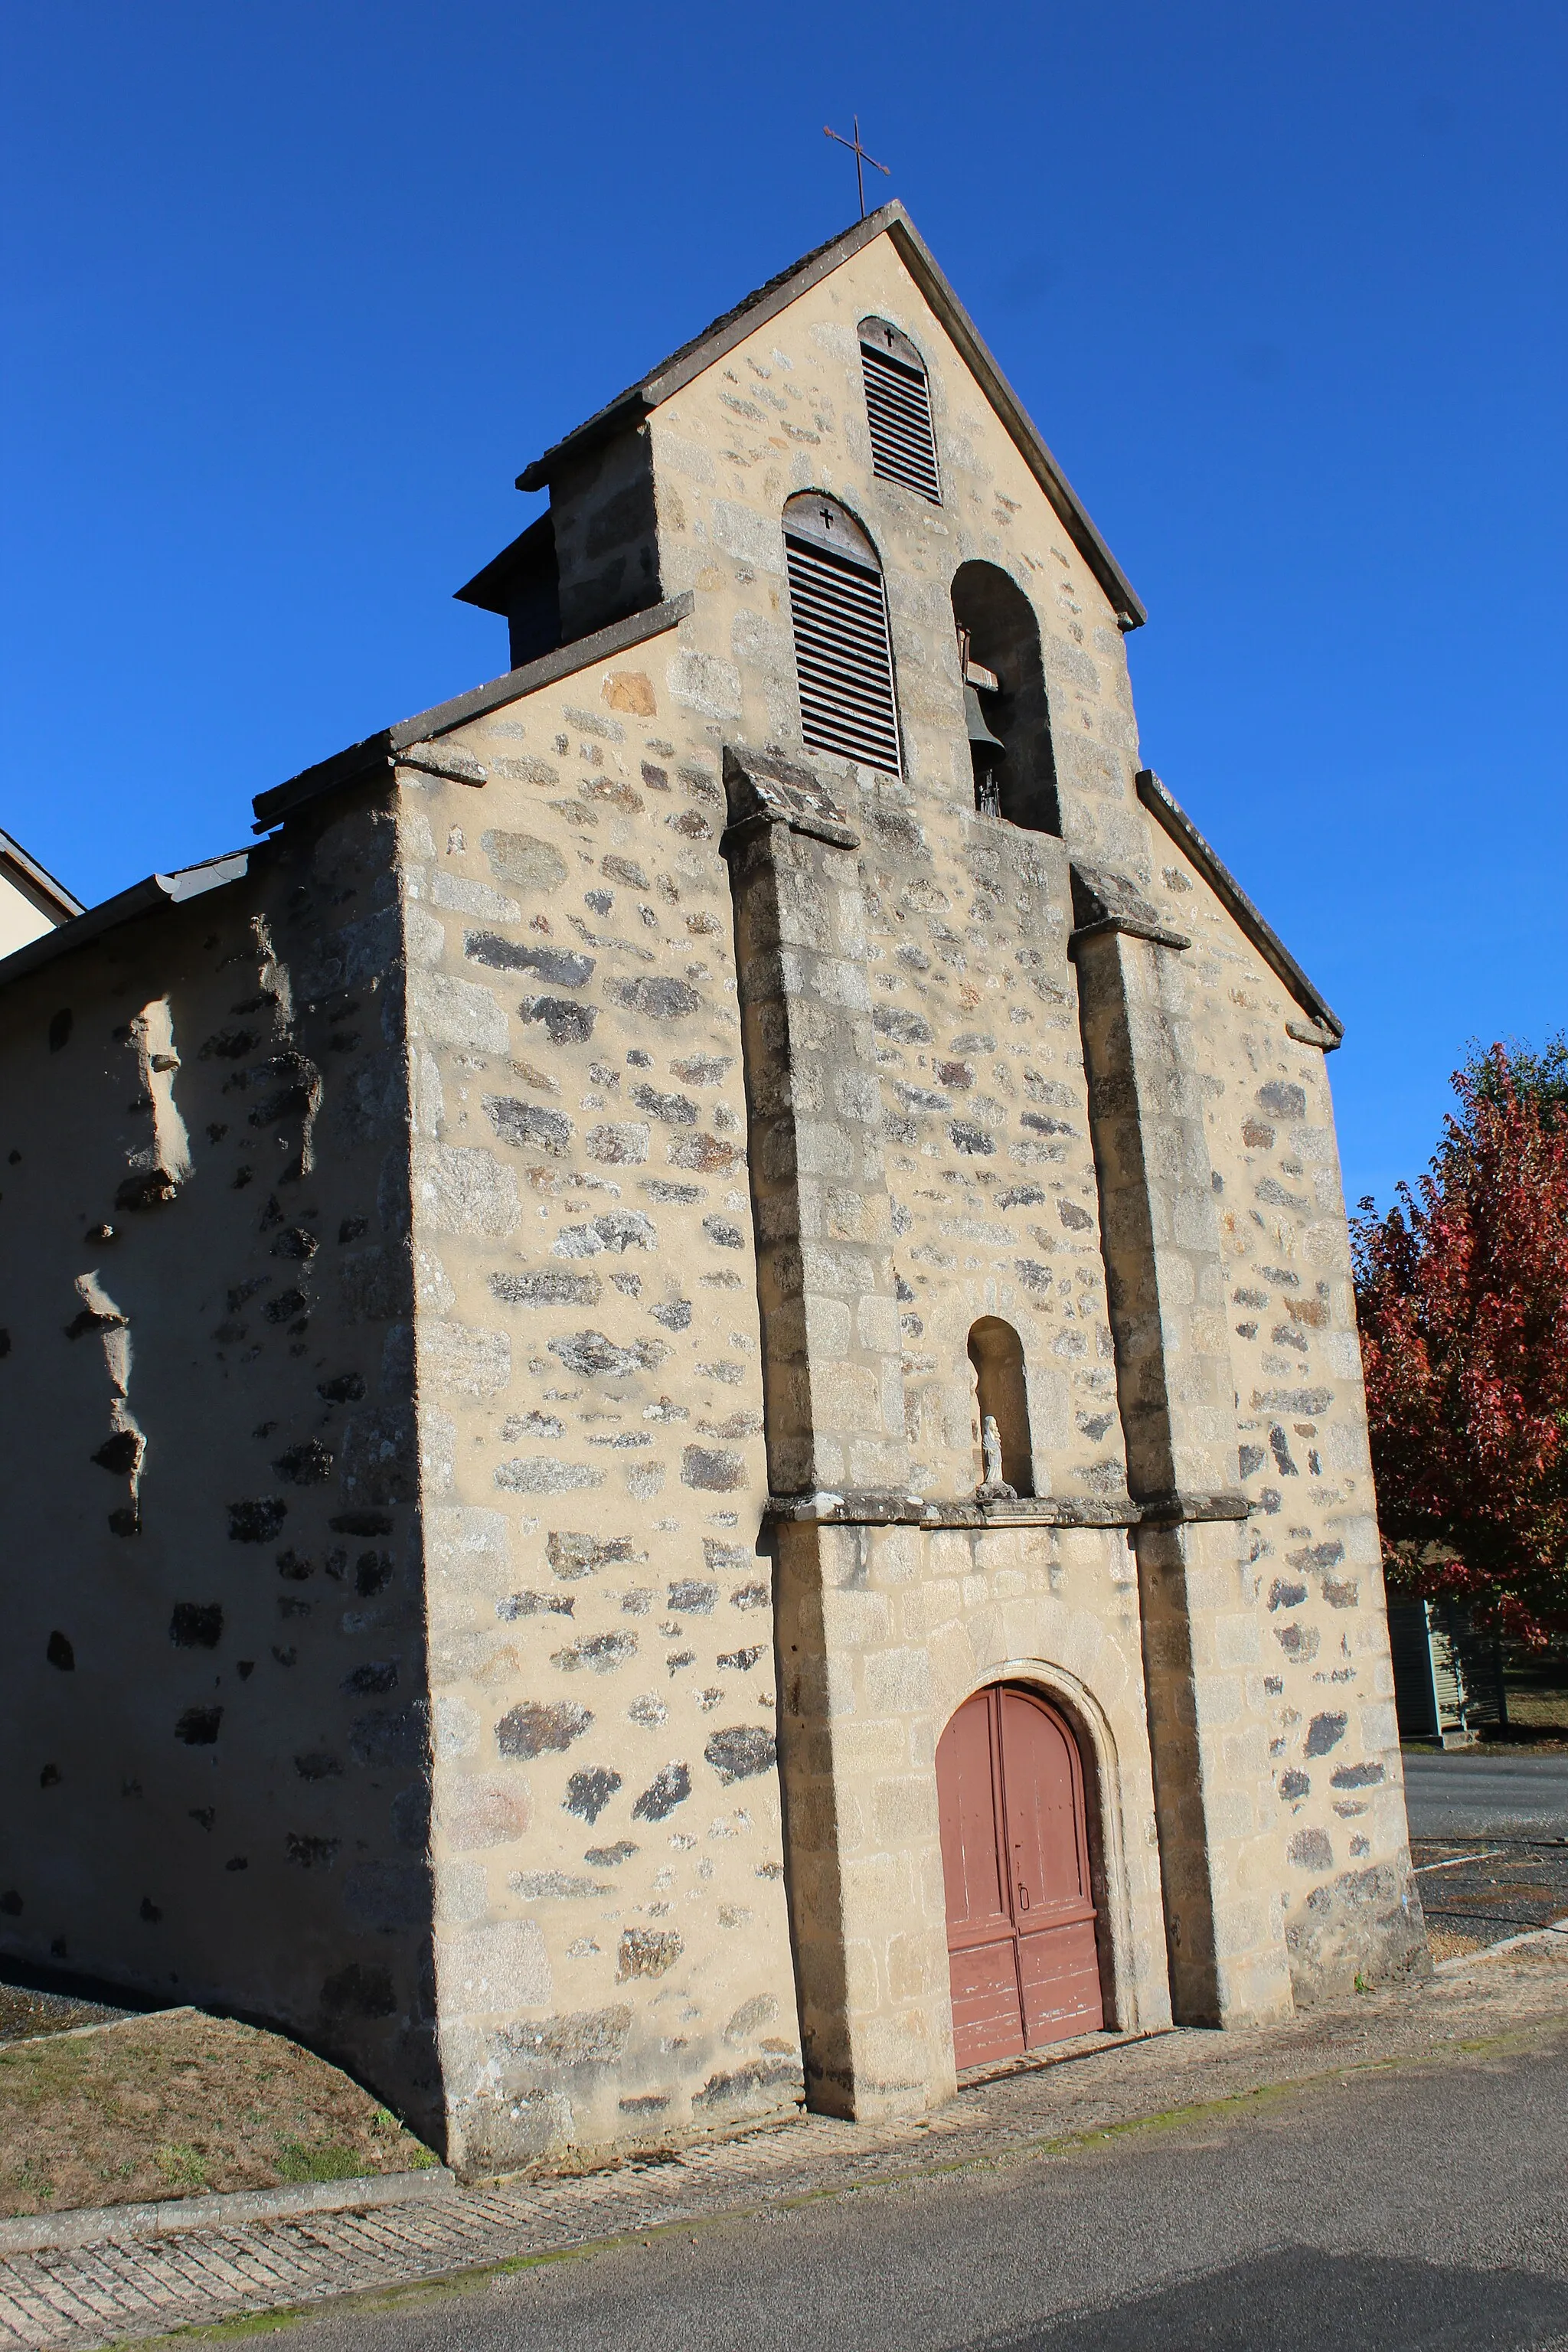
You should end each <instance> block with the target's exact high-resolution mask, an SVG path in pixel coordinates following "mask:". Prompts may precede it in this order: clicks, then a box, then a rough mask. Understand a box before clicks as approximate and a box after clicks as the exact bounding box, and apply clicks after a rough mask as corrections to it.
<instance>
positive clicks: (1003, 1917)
mask: <svg viewBox="0 0 1568 2352" xmlns="http://www.w3.org/2000/svg"><path fill="white" fill-rule="evenodd" d="M936 1783H937V1816H938V1822H939V1824H940V1828H941V1832H942V1876H943V1881H944V1884H945V1889H946V1895H947V1948H948V1966H949V1970H950V1977H951V1983H952V2038H953V2055H954V2057H955V2058H956V2060H957V2062H958V2064H959V2066H960V2067H964V2066H984V2065H990V2064H994V2063H996V2062H997V2061H998V2060H1001V2059H1005V2058H1016V2057H1022V2056H1023V2054H1024V2053H1025V2052H1026V2051H1027V2050H1037V2049H1040V2048H1042V2047H1043V2046H1044V2045H1046V2044H1047V2043H1049V2042H1060V2041H1065V2040H1067V2039H1068V2038H1069V2037H1071V2036H1073V2035H1075V2034H1079V2033H1094V2032H1100V2029H1101V2028H1102V2027H1103V2025H1104V2023H1105V2018H1106V2006H1105V1998H1104V1992H1103V1989H1102V1976H1103V1975H1104V1974H1106V1973H1108V1971H1106V1970H1104V1969H1102V1960H1101V1951H1100V1935H1099V1933H1098V1920H1099V1911H1100V1906H1099V1904H1097V1902H1096V1890H1095V1871H1094V1866H1093V1861H1092V1858H1091V1844H1092V1843H1098V1840H1097V1839H1094V1840H1091V1835H1090V1820H1089V1810H1090V1803H1091V1799H1092V1798H1093V1797H1094V1795H1095V1794H1096V1792H1095V1790H1094V1786H1093V1782H1092V1780H1089V1777H1088V1776H1087V1775H1086V1773H1085V1770H1084V1756H1083V1751H1082V1748H1081V1747H1080V1743H1079V1738H1078V1736H1077V1734H1076V1732H1075V1730H1074V1727H1073V1726H1072V1724H1071V1722H1070V1721H1069V1720H1068V1717H1067V1716H1065V1715H1064V1714H1063V1713H1062V1712H1061V1710H1060V1709H1059V1708H1058V1707H1057V1706H1053V1705H1052V1704H1051V1703H1050V1702H1049V1701H1048V1700H1047V1698H1046V1697H1045V1696H1044V1695H1043V1694H1042V1693H1041V1692H1040V1691H1038V1690H1036V1689H1034V1688H1032V1687H1031V1686H1030V1685H1027V1684H1024V1683H996V1684H993V1685H990V1686H989V1687H988V1688H986V1689H984V1690H978V1691H976V1692H975V1693H974V1694H973V1696H972V1697H970V1698H967V1699H965V1700H964V1702H963V1706H961V1707H960V1708H959V1709H958V1711H957V1713H956V1714H955V1715H954V1716H953V1717H952V1718H951V1720H950V1721H949V1723H948V1725H947V1727H946V1728H945V1730H944V1731H943V1732H942V1738H940V1739H939V1740H938V1742H937V1749H936Z"/></svg>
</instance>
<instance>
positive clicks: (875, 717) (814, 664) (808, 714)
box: [784, 536, 900, 776]
mask: <svg viewBox="0 0 1568 2352" xmlns="http://www.w3.org/2000/svg"><path fill="white" fill-rule="evenodd" d="M784 553H785V555H786V557H787V558H788V561H789V610H790V619H791V621H792V623H793V624H794V627H795V676H796V677H797V679H798V680H799V684H800V719H801V731H802V733H803V734H804V736H805V741H806V746H807V748H808V749H809V750H811V751H834V752H837V755H838V757H839V758H840V759H843V760H859V761H864V762H865V764H866V765H867V766H868V767H869V768H880V769H882V770H883V771H884V772H885V773H886V774H888V775H890V776H896V775H898V774H899V773H900V767H899V719H898V711H897V708H896V706H895V704H894V700H893V655H892V647H891V646H890V644H889V639H888V605H887V599H886V597H885V595H884V593H883V589H882V583H881V579H880V577H879V574H878V573H877V572H867V571H864V570H862V568H861V567H860V565H859V564H858V563H847V562H845V560H844V558H843V557H842V556H841V555H837V554H835V553H834V552H833V551H832V550H831V549H830V548H826V547H822V546H819V545H816V544H815V543H814V542H812V541H808V540H803V539H794V538H790V537H787V536H786V538H785V540H784Z"/></svg>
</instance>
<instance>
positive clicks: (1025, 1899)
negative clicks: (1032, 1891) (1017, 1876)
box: [1018, 1886, 1029, 1911]
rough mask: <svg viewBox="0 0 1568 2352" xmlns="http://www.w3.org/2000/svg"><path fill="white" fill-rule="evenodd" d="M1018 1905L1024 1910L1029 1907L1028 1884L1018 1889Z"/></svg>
mask: <svg viewBox="0 0 1568 2352" xmlns="http://www.w3.org/2000/svg"><path fill="white" fill-rule="evenodd" d="M1018 1907H1019V1909H1020V1910H1023V1911H1026V1910H1027V1909H1028V1907H1029V1890H1028V1888H1027V1887H1026V1886H1020V1887H1019V1889H1018Z"/></svg>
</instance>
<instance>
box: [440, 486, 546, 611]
mask: <svg viewBox="0 0 1568 2352" xmlns="http://www.w3.org/2000/svg"><path fill="white" fill-rule="evenodd" d="M554 537H555V523H554V519H553V517H552V515H550V514H549V513H548V512H546V513H544V514H542V515H535V517H534V519H533V520H532V521H531V523H530V524H529V526H528V529H527V530H520V531H519V532H518V535H517V537H516V538H515V539H513V540H510V541H508V542H507V544H506V546H505V547H503V548H502V549H501V551H500V554H499V555H492V556H491V558H490V560H489V562H488V563H487V564H486V565H485V567H484V569H483V570H482V571H481V572H475V574H474V576H473V578H472V579H471V580H468V581H465V583H463V585H462V587H461V588H454V590H453V591H452V596H453V601H454V602H455V603H457V604H477V605H478V606H479V610H480V612H482V613H500V614H501V615H502V616H503V618H504V616H505V614H507V613H508V611H509V610H510V599H509V597H508V595H507V588H508V584H509V583H510V580H511V578H512V575H513V573H514V572H518V571H519V570H520V569H521V567H522V566H523V565H524V564H525V563H527V562H528V561H529V559H530V558H531V556H532V555H533V553H534V551H535V549H537V548H542V546H543V544H544V542H545V541H546V540H549V541H552V542H553V541H554Z"/></svg>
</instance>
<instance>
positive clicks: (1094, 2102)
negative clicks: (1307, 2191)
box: [0, 1938, 1568, 2352]
mask: <svg viewBox="0 0 1568 2352" xmlns="http://www.w3.org/2000/svg"><path fill="white" fill-rule="evenodd" d="M1564 2030H1568V1938H1564V1939H1562V1940H1557V1939H1553V1940H1552V1941H1551V1942H1550V1943H1547V1944H1544V1945H1543V1944H1534V1945H1529V1946H1524V1947H1521V1948H1518V1949H1517V1950H1514V1951H1511V1952H1509V1953H1507V1954H1503V1955H1500V1956H1498V1957H1497V1958H1491V1959H1483V1960H1480V1961H1479V1962H1477V1964H1476V1965H1475V1966H1474V1967H1472V1968H1469V1969H1459V1970H1455V1971H1452V1972H1449V1973H1446V1974H1445V1975H1443V1976H1442V1977H1440V1978H1439V1979H1437V1981H1436V1983H1435V1984H1432V1985H1427V1986H1425V1987H1415V1988H1409V1989H1404V1990H1397V1991H1393V1992H1386V1993H1374V1994H1372V1995H1368V1996H1365V1997H1363V1999H1362V2000H1359V2001H1357V2002H1355V2003H1354V2004H1353V2005H1352V2006H1348V2007H1342V2008H1335V2009H1331V2010H1328V2009H1325V2010H1319V2011H1312V2012H1310V2013H1309V2014H1308V2015H1306V2016H1304V2017H1300V2018H1298V2019H1297V2020H1296V2021H1293V2022H1292V2023H1291V2024H1289V2025H1288V2026H1284V2027H1278V2028H1275V2029H1272V2030H1269V2031H1261V2030H1260V2031H1256V2032H1234V2033H1227V2034H1225V2035H1219V2034H1214V2033H1204V2032H1174V2033H1168V2034H1162V2035H1159V2036H1156V2037H1152V2038H1151V2039H1148V2040H1144V2041H1141V2042H1120V2043H1118V2044H1115V2045H1114V2046H1110V2047H1107V2046H1106V2044H1105V2042H1104V2041H1103V2040H1101V2039H1097V2040H1096V2041H1095V2042H1092V2043H1090V2044H1089V2045H1087V2046H1086V2045H1085V2044H1082V2043H1079V2044H1074V2045H1071V2049H1070V2053H1057V2055H1056V2056H1055V2057H1054V2058H1052V2059H1047V2060H1043V2061H1036V2062H1030V2063H1026V2064H1024V2065H1023V2066H1020V2067H1017V2068H1016V2069H1014V2070H1013V2071H1011V2072H1003V2071H1002V2070H998V2069H992V2070H990V2071H989V2073H988V2074H985V2075H984V2076H983V2077H981V2078H979V2079H974V2080H972V2081H970V2082H969V2083H967V2084H965V2086H964V2087H963V2089H962V2090H961V2091H960V2093H959V2095H958V2097H957V2098H956V2099H955V2100H953V2101H952V2103H951V2105H948V2106H947V2107H945V2108H943V2109H942V2110H941V2111H940V2112H938V2113H937V2114H935V2115H933V2116H930V2117H929V2118H924V2119H922V2120H921V2121H920V2122H915V2123H902V2124H898V2125H889V2126H882V2127H878V2128H868V2127H861V2126H854V2125H847V2124H838V2123H833V2122H830V2121H828V2120H826V2119H825V2118H823V2117H819V2116H804V2117H802V2118H800V2119H799V2120H798V2121H794V2122H789V2123H784V2124H778V2125H773V2126H768V2127H766V2128H763V2129H760V2130H758V2131H755V2132H752V2133H751V2134H749V2135H747V2136H746V2137H743V2138H742V2139H739V2140H731V2141H727V2142H723V2143H721V2144H718V2145H709V2146H704V2147H691V2148H688V2149H686V2150H684V2151H682V2152H680V2153H679V2154H677V2155H673V2156H670V2157H668V2158H663V2159H661V2160H658V2161H650V2162H647V2163H642V2164H635V2165H627V2166H624V2167H622V2168H620V2169H618V2170H616V2171H614V2172H606V2173H598V2174H593V2175H589V2176H586V2177H584V2178H580V2179H531V2180H513V2181H509V2182H504V2183H501V2184H499V2185H496V2186H492V2187H489V2188H479V2189H470V2190H467V2191H463V2192H461V2193H459V2194H458V2195H455V2196H453V2197H451V2198H449V2199H445V2200H441V2201H440V2202H438V2203H433V2204H425V2205H418V2206H412V2207H405V2208H391V2209H384V2210H379V2211H375V2212H368V2213H335V2214H331V2215H322V2216H319V2217H316V2218H312V2219H310V2220H302V2221H279V2222H272V2223H256V2224H253V2225H251V2226H249V2227H243V2228H230V2229H216V2230H204V2231H191V2232H189V2233H186V2234H184V2235H181V2236H177V2237H171V2238H164V2239H161V2240H158V2241H156V2242H134V2243H112V2242H105V2243H102V2244H100V2245H97V2246H93V2247H87V2248H81V2249H75V2250H72V2251H69V2252H55V2253H38V2254H18V2255H14V2256H12V2257H11V2258H10V2259H9V2260H7V2261H5V2262H4V2263H0V2352H21V2347H26V2352H88V2347H94V2346H102V2345H107V2344H112V2343H116V2342H120V2341H124V2340H128V2339H130V2340H134V2339H139V2338H140V2339H144V2338H147V2337H150V2336H158V2335H161V2334H163V2333H166V2332H170V2331H173V2330H175V2329H179V2328H188V2327H192V2326H204V2325H209V2324H212V2323H214V2322H216V2321H221V2320H225V2319H232V2318H234V2317H235V2316H237V2315H239V2314H242V2313H264V2312H268V2311H272V2312H278V2313H282V2312H284V2311H287V2310H289V2309H291V2308H297V2307H303V2308H310V2307H319V2306H320V2305H322V2304H324V2303H327V2302H329V2301H331V2300H332V2299H334V2298H341V2297H345V2296H354V2295H363V2294H367V2293H369V2294H374V2293H377V2292H380V2293H385V2292H387V2291H393V2290H396V2289H399V2288H407V2287H415V2286H418V2285H420V2284H430V2283H432V2282H435V2281H437V2280H440V2279H444V2278H450V2277H453V2276H454V2275H457V2274H459V2273H465V2272H469V2273H472V2272H476V2271H479V2272H482V2271H484V2270H486V2269H494V2268H499V2267H503V2266H506V2265H509V2264H510V2265H520V2264H524V2263H530V2262H534V2261H538V2260H540V2259H542V2258H547V2257H549V2256H551V2255H552V2254H559V2253H563V2252H570V2251H572V2250H573V2249H580V2248H583V2247H585V2246H590V2245H593V2244H595V2243H597V2242H604V2241H605V2240H610V2239H616V2238H625V2237H635V2236H637V2234H639V2233H646V2232H649V2231H657V2230H660V2229H667V2228H669V2227H672V2226H675V2225H678V2224H686V2223H689V2222H692V2221H699V2220H711V2219H713V2218H715V2217H717V2216H719V2215H721V2214H734V2213H737V2212H741V2213H743V2212H745V2211H748V2210H758V2209H765V2208H767V2207H769V2206H773V2205H777V2204H780V2203H783V2202H785V2201H788V2200H798V2199H805V2198H810V2197H814V2196H822V2195H837V2194H841V2193H843V2192H845V2191H847V2190H850V2189H856V2188H860V2187H865V2186H868V2185H869V2184H870V2183H872V2182H873V2181H885V2180H889V2179H899V2178H907V2177H909V2176H910V2175H913V2174H919V2173H930V2172H934V2171H939V2170H942V2169H946V2168H951V2167H956V2166H960V2165H965V2164H997V2163H1006V2162H1009V2161H1017V2160H1019V2159H1021V2158H1026V2157H1028V2156H1029V2155H1031V2154H1038V2153H1042V2152H1043V2151H1044V2150H1045V2149H1046V2148H1047V2147H1053V2146H1059V2145H1060V2144H1061V2143H1062V2142H1063V2141H1065V2140H1070V2139H1074V2138H1078V2137H1092V2136H1093V2135H1095V2134H1097V2133H1101V2132H1105V2131H1108V2130H1111V2129H1113V2128H1116V2127H1117V2126H1129V2125H1134V2124H1136V2123H1137V2122H1139V2121H1140V2120H1142V2119H1147V2118H1149V2117H1152V2116H1162V2115H1168V2114H1170V2113H1171V2112H1172V2111H1173V2110H1178V2109H1183V2108H1190V2107H1193V2106H1196V2105H1203V2104H1204V2103H1206V2102H1211V2101H1215V2100H1230V2099H1245V2098H1246V2097H1247V2095H1249V2094H1252V2093H1257V2092H1260V2091H1263V2090H1265V2089H1267V2088H1268V2087H1270V2086H1272V2085H1276V2084H1289V2083H1292V2082H1303V2081H1308V2080H1310V2079H1313V2078H1321V2076H1323V2075H1325V2074H1335V2073H1337V2072H1342V2071H1344V2070H1347V2069H1354V2068H1359V2067H1364V2066H1369V2065H1386V2064H1389V2063H1404V2064H1407V2065H1421V2064H1430V2063H1441V2062H1442V2060H1443V2059H1444V2057H1445V2056H1449V2057H1453V2056H1457V2055H1458V2054H1460V2053H1463V2052H1473V2051H1474V2050H1475V2048H1476V2045H1477V2043H1478V2042H1488V2041H1496V2040H1507V2039H1508V2038H1509V2037H1510V2036H1518V2035H1521V2034H1522V2035H1527V2036H1533V2035H1539V2034H1542V2033H1550V2034H1555V2033H1557V2032H1562V2031H1564Z"/></svg>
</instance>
